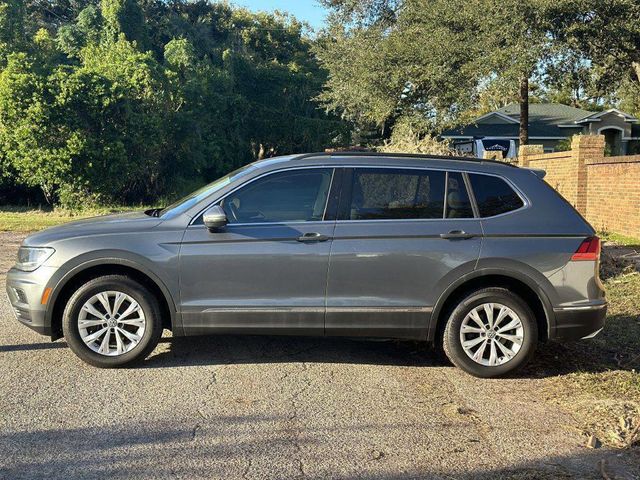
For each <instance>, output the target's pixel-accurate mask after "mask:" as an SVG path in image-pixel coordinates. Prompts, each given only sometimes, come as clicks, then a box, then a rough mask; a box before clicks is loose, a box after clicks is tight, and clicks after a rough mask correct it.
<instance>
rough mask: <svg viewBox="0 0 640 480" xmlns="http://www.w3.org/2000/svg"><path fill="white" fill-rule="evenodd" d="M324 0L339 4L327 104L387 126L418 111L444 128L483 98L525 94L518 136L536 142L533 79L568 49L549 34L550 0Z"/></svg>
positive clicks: (330, 45)
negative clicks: (531, 129)
mask: <svg viewBox="0 0 640 480" xmlns="http://www.w3.org/2000/svg"><path fill="white" fill-rule="evenodd" d="M324 3H325V4H326V5H327V6H329V7H332V8H334V10H335V14H334V15H333V16H332V17H331V18H332V20H333V23H332V24H331V27H330V29H329V31H328V32H327V33H328V34H327V35H326V37H325V38H324V39H323V41H322V42H321V43H320V44H319V56H320V59H321V61H322V64H323V66H324V67H325V68H327V70H329V81H328V84H327V86H328V88H327V90H326V91H325V92H324V93H323V94H322V95H321V99H322V100H323V101H324V102H325V104H326V105H327V106H328V107H329V108H331V109H334V110H337V111H341V112H343V113H344V114H345V115H346V116H347V117H348V118H352V119H354V120H356V121H358V120H360V119H362V118H363V119H365V120H370V121H374V122H376V123H377V124H379V125H381V126H383V130H384V126H386V125H393V123H395V122H396V121H397V120H398V119H399V118H401V117H403V116H405V115H414V114H416V113H418V114H419V115H422V116H425V117H427V118H430V119H431V120H432V128H435V129H437V128H438V127H441V126H443V125H447V124H451V123H453V122H456V121H459V120H460V119H461V118H464V117H465V114H467V115H468V114H469V113H470V112H473V111H474V109H476V108H477V106H478V104H479V103H480V102H481V101H482V99H483V97H484V98H487V96H489V97H493V98H495V97H496V95H497V96H501V97H503V98H517V99H518V101H519V103H520V107H521V108H520V112H521V122H520V142H521V144H526V143H527V142H528V104H529V94H530V89H531V85H530V82H531V80H536V79H540V78H542V77H544V75H545V74H547V73H549V72H550V70H548V68H547V67H548V66H549V65H551V64H552V60H553V59H554V58H555V57H556V56H557V55H559V53H561V51H562V45H561V44H559V43H558V42H555V41H554V39H553V37H552V36H551V27H552V25H553V18H552V10H551V6H552V3H551V1H549V0H528V1H526V2H523V1H521V0H481V1H476V2H469V1H466V0H433V1H430V2H422V1H419V0H405V1H403V2H383V1H371V2H367V3H365V4H364V7H363V6H362V4H361V5H360V6H358V5H357V2H350V1H326V2H324ZM354 12H355V13H354ZM345 18H347V19H350V20H347V21H345ZM363 19H364V20H363Z"/></svg>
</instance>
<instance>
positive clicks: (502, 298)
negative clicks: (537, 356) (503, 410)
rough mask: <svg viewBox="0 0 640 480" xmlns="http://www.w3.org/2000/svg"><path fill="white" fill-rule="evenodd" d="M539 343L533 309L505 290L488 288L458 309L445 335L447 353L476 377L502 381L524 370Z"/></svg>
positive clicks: (444, 342)
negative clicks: (521, 369)
mask: <svg viewBox="0 0 640 480" xmlns="http://www.w3.org/2000/svg"><path fill="white" fill-rule="evenodd" d="M537 343H538V327H537V323H536V319H535V316H534V314H533V312H532V311H531V309H530V308H529V306H528V305H527V304H526V303H525V302H524V301H523V300H522V299H521V298H520V297H519V296H517V295H515V294H514V293H512V292H510V291H509V290H507V289H505V288H485V289H482V290H478V291H475V292H473V293H471V294H469V295H467V296H466V297H465V298H464V299H462V300H461V301H460V303H459V304H458V305H457V306H456V307H455V309H454V310H453V312H452V313H451V316H450V317H449V321H448V322H447V326H446V328H445V332H444V338H443V346H444V351H445V353H446V355H447V357H448V358H449V360H451V362H452V363H453V364H454V365H456V366H457V367H459V368H461V369H462V370H464V371H465V372H467V373H470V374H471V375H474V376H476V377H484V378H488V377H499V376H502V375H505V374H507V373H511V372H513V371H515V370H517V369H518V368H520V367H522V366H523V365H524V364H525V363H527V361H529V359H530V358H531V356H532V355H533V353H534V351H535V347H536V345H537Z"/></svg>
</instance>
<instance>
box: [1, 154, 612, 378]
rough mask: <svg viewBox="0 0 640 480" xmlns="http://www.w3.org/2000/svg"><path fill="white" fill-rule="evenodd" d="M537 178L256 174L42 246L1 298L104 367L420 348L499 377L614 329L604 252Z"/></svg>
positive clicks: (266, 169) (438, 164)
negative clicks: (173, 342)
mask: <svg viewBox="0 0 640 480" xmlns="http://www.w3.org/2000/svg"><path fill="white" fill-rule="evenodd" d="M543 176H544V172H540V171H534V170H529V169H523V168H516V167H512V166H510V165H507V164H503V163H498V162H491V161H483V160H476V159H468V158H455V157H435V156H416V155H396V154H388V155H378V154H370V153H366V154H363V153H358V154H355V153H334V154H322V153H321V154H308V155H294V156H288V157H280V158H273V159H268V160H263V161H259V162H256V163H253V164H251V165H248V166H246V167H243V168H241V169H239V170H237V171H235V172H233V173H231V174H229V175H228V176H226V177H224V178H221V179H219V180H217V181H215V182H213V183H211V184H210V185H207V186H205V187H203V188H202V189H200V190H198V191H196V192H194V193H192V194H191V195H189V196H187V197H186V198H183V199H182V200H180V201H178V202H176V203H175V204H173V205H170V206H168V207H166V208H163V209H153V210H148V211H146V212H140V213H129V214H122V215H112V216H105V217H100V218H93V219H89V220H81V221H77V222H73V223H69V224H66V225H62V226H59V227H54V228H50V229H48V230H45V231H42V232H39V233H36V234H34V235H31V236H30V237H28V238H27V239H26V240H25V241H24V243H23V244H22V246H21V247H20V249H19V252H18V260H17V263H16V265H15V266H14V267H13V268H12V269H11V270H10V271H9V273H8V276H7V292H8V294H9V299H10V301H11V304H12V305H13V309H14V312H15V314H16V316H17V319H18V320H19V321H20V322H22V323H23V324H25V325H27V326H28V327H30V328H32V329H33V330H35V331H37V332H39V333H41V334H44V335H48V336H50V337H51V338H52V340H56V339H58V338H61V337H65V338H66V341H67V343H68V345H69V347H71V349H72V350H73V351H74V352H75V353H76V354H77V355H78V356H79V357H80V358H81V359H83V360H84V361H86V362H87V363H90V364H92V365H95V366H98V367H116V366H121V365H125V364H128V363H130V362H132V361H134V360H138V359H142V358H144V357H146V356H147V355H148V354H149V353H150V352H151V351H152V350H153V349H154V347H155V346H156V344H157V343H158V340H159V338H160V336H161V334H162V331H163V329H169V330H171V331H172V332H173V335H174V336H181V335H201V334H231V333H233V334H241V333H244V334H287V335H290V334H292V335H326V336H365V337H389V338H405V339H415V340H424V341H429V342H433V343H436V344H437V345H438V346H442V347H443V348H444V351H445V352H446V354H447V356H448V357H449V359H450V360H451V361H452V362H453V363H454V364H455V365H457V366H458V367H460V368H462V369H463V370H465V371H467V372H469V373H471V374H473V375H476V376H481V377H494V376H499V375H502V374H505V373H507V372H510V371H512V370H514V369H516V368H518V367H520V366H522V365H523V364H524V363H525V362H526V361H527V360H528V359H529V358H530V357H531V356H532V354H533V352H534V349H535V347H536V345H537V343H538V342H539V341H545V340H547V339H554V340H574V339H580V338H589V337H593V336H594V335H596V334H597V333H598V332H599V331H600V330H601V329H602V328H603V325H604V318H605V314H606V301H605V295H604V290H603V287H602V284H601V282H600V280H599V278H598V259H599V254H600V242H599V240H598V238H597V237H596V236H595V235H594V230H593V228H591V226H590V225H589V224H588V223H587V222H586V221H585V220H584V219H583V218H582V217H581V216H580V215H579V214H578V213H577V212H576V211H575V210H574V209H573V207H572V206H571V205H569V203H567V202H566V201H565V200H564V199H563V198H562V197H561V196H560V195H558V194H557V193H556V192H555V191H554V190H553V189H552V188H551V187H549V186H548V185H547V184H546V183H545V182H544V181H543V180H542V177H543Z"/></svg>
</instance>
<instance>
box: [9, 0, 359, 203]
mask: <svg viewBox="0 0 640 480" xmlns="http://www.w3.org/2000/svg"><path fill="white" fill-rule="evenodd" d="M21 5H22V3H20V2H18V1H16V3H15V4H11V6H12V9H8V8H5V9H4V10H2V11H1V12H2V16H0V20H1V22H2V23H0V25H1V26H2V30H1V31H0V35H4V36H2V37H1V38H2V39H4V40H3V41H4V44H3V45H4V46H3V47H2V48H3V50H2V56H3V57H2V58H5V59H6V62H5V64H4V65H3V64H2V61H0V165H1V166H2V178H0V189H2V188H5V189H6V188H13V187H11V186H10V185H9V186H7V185H8V184H9V183H10V182H14V186H18V187H19V188H35V187H37V188H39V189H40V190H41V191H42V194H43V196H44V197H45V198H46V200H47V201H50V202H54V203H55V202H60V203H63V204H65V205H69V206H72V205H74V204H75V205H77V204H85V203H87V202H100V203H122V202H125V203H132V202H141V201H143V202H154V201H157V199H158V198H161V197H171V196H174V195H178V194H182V193H184V191H185V190H191V189H193V188H194V187H195V185H196V184H202V183H204V182H206V181H210V180H212V179H213V178H214V177H217V176H219V175H221V174H223V173H226V172H227V171H228V170H229V169H232V168H235V167H238V166H241V165H243V164H246V163H247V162H250V161H252V160H254V159H256V158H260V157H264V156H269V155H273V154H275V153H295V152H301V151H309V150H320V149H324V148H325V147H327V146H331V145H332V144H334V143H344V142H343V141H344V139H345V138H348V133H349V129H348V125H347V124H345V123H344V122H342V121H340V120H339V119H337V118H335V117H334V116H331V115H328V114H326V113H325V112H324V111H322V110H321V109H319V108H318V105H317V102H316V101H315V100H314V97H316V96H317V95H318V94H319V92H320V91H321V90H322V85H323V83H324V81H325V79H326V73H325V72H324V70H322V68H321V67H320V66H319V63H318V61H317V59H316V58H315V57H314V55H313V54H312V53H311V40H310V39H309V38H308V37H307V36H306V34H305V31H306V30H305V29H306V27H305V26H304V25H303V24H302V23H300V22H298V21H297V20H295V19H294V18H292V17H289V16H284V15H280V14H275V15H271V14H254V13H251V12H249V11H247V10H243V9H236V8H233V7H231V6H229V5H227V4H222V3H210V2H208V1H205V0H199V1H196V2H191V1H185V0H175V1H172V2H165V1H162V0H141V1H136V0H102V1H101V2H97V1H92V0H53V1H51V2H47V3H46V8H45V5H44V4H42V3H41V2H40V4H39V3H38V2H35V1H34V2H27V3H26V5H27V8H26V10H24V9H20V8H18V7H20V6H21ZM38 5H40V7H38ZM14 7H15V8H14ZM48 10H51V12H53V13H52V14H50V13H47V11H48ZM18 20H19V21H18ZM16 25H20V28H16V27H15V26H16ZM16 32H17V33H16ZM0 194H2V192H1V191H0Z"/></svg>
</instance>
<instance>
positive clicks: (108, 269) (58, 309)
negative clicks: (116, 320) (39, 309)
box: [45, 258, 179, 340]
mask: <svg viewBox="0 0 640 480" xmlns="http://www.w3.org/2000/svg"><path fill="white" fill-rule="evenodd" d="M113 274H116V275H118V274H120V275H126V276H129V277H131V278H133V279H134V280H136V281H138V282H140V283H141V284H142V285H144V286H145V287H147V288H148V289H149V290H151V292H152V293H153V294H154V295H155V296H156V298H157V299H158V302H159V304H160V308H161V310H162V323H163V328H167V329H169V330H172V331H174V332H175V331H176V328H178V327H179V323H178V318H177V309H176V305H175V302H174V300H173V297H172V296H171V293H170V292H169V289H168V288H167V287H166V285H165V284H164V282H163V281H162V280H161V279H160V278H158V277H157V275H155V274H153V273H152V272H150V271H148V269H145V268H144V267H143V266H142V265H140V264H138V263H136V262H133V261H131V260H127V259H122V258H102V259H95V260H91V261H88V262H85V263H82V264H81V265H78V266H76V267H75V268H73V269H71V270H70V271H69V272H67V273H66V274H65V275H64V276H63V277H62V279H60V280H59V281H58V283H57V284H56V285H55V287H53V290H52V292H51V295H50V297H49V304H48V308H47V310H46V314H45V321H46V322H47V323H48V324H49V325H51V339H52V340H57V339H59V338H62V336H63V334H62V315H63V312H64V308H65V306H66V303H67V301H68V300H69V298H70V297H71V295H72V294H73V292H74V291H75V290H76V289H77V288H78V287H79V286H80V285H81V284H83V283H85V282H86V281H88V280H90V279H92V278H97V277H101V276H104V275H113Z"/></svg>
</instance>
